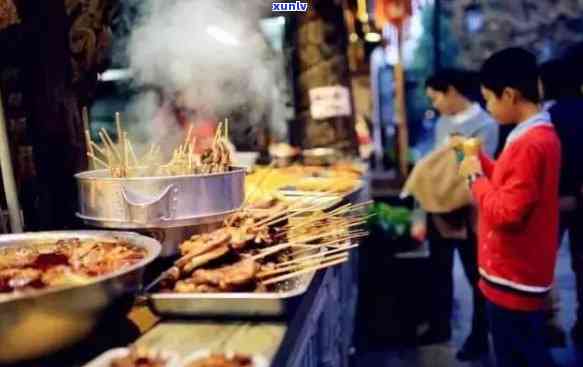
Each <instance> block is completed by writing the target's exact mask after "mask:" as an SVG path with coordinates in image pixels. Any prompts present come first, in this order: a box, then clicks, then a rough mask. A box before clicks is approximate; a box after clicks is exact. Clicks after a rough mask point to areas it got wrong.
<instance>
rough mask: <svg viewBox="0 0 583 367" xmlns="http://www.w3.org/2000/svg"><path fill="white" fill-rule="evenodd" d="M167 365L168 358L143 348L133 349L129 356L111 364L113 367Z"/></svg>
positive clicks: (160, 366)
mask: <svg viewBox="0 0 583 367" xmlns="http://www.w3.org/2000/svg"><path fill="white" fill-rule="evenodd" d="M167 365H168V358H165V357H163V356H162V355H161V354H160V353H156V352H152V351H149V350H146V349H142V348H131V349H130V352H129V354H128V355H127V356H125V357H123V358H116V359H114V360H113V361H112V362H111V363H110V366H111V367H166V366H167Z"/></svg>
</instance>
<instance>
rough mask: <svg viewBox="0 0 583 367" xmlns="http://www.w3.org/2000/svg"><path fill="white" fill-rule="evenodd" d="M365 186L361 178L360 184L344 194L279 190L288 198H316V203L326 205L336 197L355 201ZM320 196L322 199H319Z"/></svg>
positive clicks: (345, 200)
mask: <svg viewBox="0 0 583 367" xmlns="http://www.w3.org/2000/svg"><path fill="white" fill-rule="evenodd" d="M363 188H364V182H363V181H362V180H359V182H358V185H356V187H355V188H354V189H352V190H351V191H349V192H347V193H342V194H333V193H321V192H318V191H302V190H291V189H280V190H278V191H279V193H280V194H281V195H283V196H284V197H286V198H288V199H292V198H298V199H300V198H302V199H303V198H310V197H313V198H315V200H314V203H315V204H317V203H320V202H321V203H322V204H323V205H325V204H326V203H327V202H330V203H332V202H333V201H334V200H335V199H337V198H340V199H341V201H342V202H355V201H356V199H357V198H358V195H359V194H360V193H361V191H362V189H363ZM317 198H320V199H317ZM334 204H338V203H334ZM334 204H331V205H330V206H329V207H326V209H329V208H330V207H333V206H334Z"/></svg>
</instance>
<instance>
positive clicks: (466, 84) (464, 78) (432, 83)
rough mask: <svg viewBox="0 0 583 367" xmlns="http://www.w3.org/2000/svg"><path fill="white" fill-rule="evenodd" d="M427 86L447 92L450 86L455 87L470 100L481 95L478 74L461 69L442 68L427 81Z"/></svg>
mask: <svg viewBox="0 0 583 367" xmlns="http://www.w3.org/2000/svg"><path fill="white" fill-rule="evenodd" d="M425 87H426V88H431V89H434V90H436V91H439V92H443V93H445V92H447V89H448V88H449V87H453V88H455V90H456V91H457V92H458V93H459V94H461V95H462V96H464V97H466V98H468V99H470V100H476V98H477V96H478V95H479V83H478V77H477V74H476V73H475V72H471V71H466V70H461V69H443V70H440V71H438V72H437V73H435V74H433V75H432V76H430V77H429V78H428V79H427V80H426V81H425Z"/></svg>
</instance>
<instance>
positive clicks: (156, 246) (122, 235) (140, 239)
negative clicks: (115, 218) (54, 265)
mask: <svg viewBox="0 0 583 367" xmlns="http://www.w3.org/2000/svg"><path fill="white" fill-rule="evenodd" d="M67 238H79V239H81V240H83V239H88V238H91V239H96V238H97V239H100V238H102V239H107V240H112V239H121V240H126V241H128V242H129V243H130V244H132V245H134V246H138V247H141V248H144V249H145V250H146V251H147V254H146V256H145V257H144V258H143V259H142V260H140V261H138V262H137V263H135V264H134V265H132V266H129V267H127V268H123V269H120V270H117V271H114V272H113V273H110V274H107V275H102V276H98V277H94V278H92V281H91V282H89V283H87V284H81V285H74V286H65V287H50V288H45V289H40V290H33V291H27V292H26V293H22V294H6V297H4V296H2V297H0V305H1V304H6V303H9V302H16V301H22V300H23V299H30V298H37V297H40V296H44V295H47V294H52V293H58V292H66V291H68V290H71V289H74V288H83V287H87V286H92V285H95V284H97V283H101V282H104V281H107V280H109V279H113V278H116V277H118V276H120V275H123V274H127V273H131V272H132V271H135V270H137V269H140V268H143V267H145V266H146V265H148V264H149V263H151V262H152V261H154V259H156V258H157V257H158V255H160V252H161V251H162V246H161V245H160V243H159V242H158V241H157V240H155V239H153V238H150V237H147V236H143V235H140V234H137V233H134V232H122V231H99V230H81V231H46V232H29V233H16V234H5V235H0V249H1V248H5V247H20V246H27V245H23V244H20V245H19V244H10V243H11V242H14V241H24V240H27V239H29V240H31V241H39V242H40V241H43V242H46V241H51V240H58V239H67ZM28 246H30V245H28Z"/></svg>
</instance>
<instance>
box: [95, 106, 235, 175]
mask: <svg viewBox="0 0 583 367" xmlns="http://www.w3.org/2000/svg"><path fill="white" fill-rule="evenodd" d="M116 120H117V138H118V141H117V143H114V142H113V140H112V139H111V137H110V136H109V134H108V132H107V131H106V130H105V129H101V131H100V132H99V137H100V138H101V143H102V145H101V146H100V145H98V144H96V143H95V142H94V141H93V140H91V136H90V133H89V131H85V139H86V144H87V156H88V157H89V158H91V160H92V162H93V164H94V165H95V166H99V167H101V168H105V169H107V170H109V173H110V175H111V177H115V178H121V177H151V176H183V175H194V174H210V173H221V172H227V171H229V169H230V168H231V165H232V162H233V159H232V152H231V149H230V147H229V142H228V121H226V122H225V126H224V127H223V124H219V126H218V128H217V130H216V134H215V139H214V141H213V144H212V146H211V147H210V148H209V149H207V150H206V151H204V152H203V153H202V154H201V155H199V154H196V153H195V151H194V143H193V139H192V126H191V128H190V129H189V130H188V134H187V135H186V139H185V141H184V144H181V145H180V146H178V147H176V149H174V152H173V154H172V158H171V159H170V161H168V162H167V163H164V161H165V159H164V157H163V156H162V154H161V150H160V147H159V146H154V145H152V146H150V149H149V150H147V151H146V152H144V154H143V156H142V157H141V158H139V159H138V155H137V154H136V151H135V150H134V148H133V144H132V142H131V140H130V139H129V137H128V133H127V132H126V131H124V130H123V129H122V128H121V120H120V116H119V114H116Z"/></svg>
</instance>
